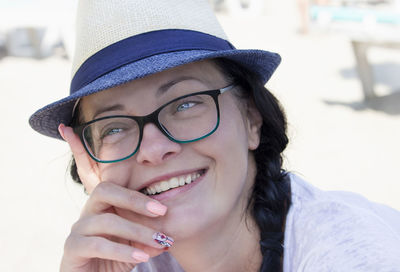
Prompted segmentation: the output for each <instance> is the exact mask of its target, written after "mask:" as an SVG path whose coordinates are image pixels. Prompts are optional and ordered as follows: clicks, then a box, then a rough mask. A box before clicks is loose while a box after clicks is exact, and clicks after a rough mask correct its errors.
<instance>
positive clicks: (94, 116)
mask: <svg viewBox="0 0 400 272" xmlns="http://www.w3.org/2000/svg"><path fill="white" fill-rule="evenodd" d="M124 108H125V107H124V105H122V104H115V105H112V106H109V107H105V108H99V109H97V110H96V111H95V112H94V114H93V118H92V119H95V118H96V116H97V115H99V114H101V113H103V112H107V111H115V110H123V109H124Z"/></svg>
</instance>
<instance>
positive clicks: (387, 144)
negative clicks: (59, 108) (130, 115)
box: [0, 0, 400, 271]
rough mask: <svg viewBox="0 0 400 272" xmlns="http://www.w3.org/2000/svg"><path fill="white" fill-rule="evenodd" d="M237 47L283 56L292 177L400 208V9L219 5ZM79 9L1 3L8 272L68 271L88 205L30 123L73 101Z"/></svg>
mask: <svg viewBox="0 0 400 272" xmlns="http://www.w3.org/2000/svg"><path fill="white" fill-rule="evenodd" d="M210 3H211V4H212V5H213V6H214V8H215V10H216V12H217V16H218V18H219V20H220V22H221V24H222V25H223V27H224V29H225V31H226V33H227V35H228V37H229V38H230V41H231V42H232V43H233V44H234V45H235V46H236V47H238V48H258V49H264V50H270V51H274V52H278V53H279V54H280V55H281V56H282V64H281V65H280V67H279V68H278V69H277V71H276V73H275V74H274V76H273V77H272V79H271V80H270V81H269V83H268V84H267V87H268V88H269V89H270V90H271V91H272V92H273V93H274V94H276V96H277V97H278V98H279V99H280V101H281V103H282V105H283V106H284V108H285V110H286V112H287V117H288V122H289V136H290V141H291V142H290V145H289V147H288V148H287V151H286V152H285V168H286V169H288V170H290V171H292V172H294V173H297V174H298V175H301V176H302V177H303V178H305V179H306V180H308V181H309V182H310V183H312V184H314V185H315V186H317V187H319V188H321V189H324V190H348V191H354V192H357V193H359V194H362V195H364V196H365V197H367V198H368V199H370V200H372V201H376V202H380V203H384V204H386V205H389V206H392V207H394V208H396V209H400V197H399V195H400V178H399V170H400V50H399V49H400V1H399V0H392V1H389V0H387V1H383V0H382V1H380V0H370V1H367V0H365V1H362V0H353V1H350V0H348V1H338V0H337V1H335V0H325V1H323V0H320V1H317V0H315V1H307V0H297V1H296V0H280V1H272V0H247V1H245V0H243V1H239V0H213V1H211V0H210ZM75 4H76V1H72V0H68V1H67V0H65V1H61V0H56V1H55V0H53V1H50V0H47V1H45V0H42V1H41V0H9V1H7V0H0V95H1V98H0V103H1V107H0V113H1V116H2V122H1V123H2V124H3V128H2V131H3V132H2V133H1V138H0V139H1V141H0V150H1V156H0V167H1V173H2V174H3V175H2V177H1V188H2V189H1V190H0V205H1V207H2V220H1V224H0V256H1V259H2V261H1V262H0V271H26V270H29V271H57V270H58V265H59V262H60V258H61V255H62V249H63V243H64V240H65V238H66V236H67V235H68V233H69V229H70V227H71V225H72V224H73V222H75V221H76V220H77V218H78V216H79V212H80V209H81V207H82V205H83V203H84V201H85V198H86V196H85V194H84V192H83V190H82V188H81V187H79V186H77V185H75V184H73V182H72V181H71V179H70V178H69V175H68V172H67V167H68V163H69V159H70V152H69V150H68V147H67V144H66V143H64V142H61V141H58V140H54V139H51V138H47V137H44V136H41V135H39V134H38V133H36V132H34V131H33V130H31V129H30V127H29V125H28V118H29V116H30V115H31V114H32V113H33V112H34V111H36V110H37V109H39V108H41V107H42V106H44V105H46V104H48V103H50V102H53V101H55V100H57V99H60V98H62V97H64V96H66V95H67V93H68V90H69V81H70V66H71V63H70V61H71V56H72V52H73V42H74V41H73V22H74V9H75Z"/></svg>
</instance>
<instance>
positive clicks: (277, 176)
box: [70, 58, 291, 272]
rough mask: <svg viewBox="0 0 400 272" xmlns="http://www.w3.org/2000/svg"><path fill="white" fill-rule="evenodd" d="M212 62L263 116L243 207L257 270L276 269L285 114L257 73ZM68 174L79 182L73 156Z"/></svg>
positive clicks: (284, 188) (284, 206)
mask: <svg viewBox="0 0 400 272" xmlns="http://www.w3.org/2000/svg"><path fill="white" fill-rule="evenodd" d="M215 63H216V64H217V67H218V68H219V69H220V71H221V72H222V73H223V74H224V75H225V77H226V78H227V79H230V80H231V81H233V82H235V83H236V84H237V85H238V86H240V87H241V89H242V90H245V91H244V92H243V93H241V94H240V95H241V96H243V98H246V99H253V100H254V102H255V105H256V107H257V109H258V110H259V112H260V114H261V116H262V118H263V124H262V126H261V137H260V144H259V146H258V148H257V149H256V150H254V157H255V161H256V166H257V174H256V177H255V181H254V185H253V191H252V194H251V196H250V199H249V202H248V205H247V209H248V212H249V214H251V215H252V216H253V218H254V220H255V222H256V224H257V226H258V228H259V231H260V250H261V253H262V256H263V259H262V264H261V267H260V272H279V271H282V270H283V268H282V265H283V264H282V263H283V246H282V245H283V240H284V229H285V219H286V214H287V212H288V210H289V207H290V203H291V193H290V183H289V177H288V175H287V172H285V171H284V170H283V169H282V155H281V154H282V152H283V150H284V149H285V148H286V146H287V144H288V138H287V136H286V126H287V125H286V117H285V114H284V112H283V110H282V108H281V106H280V104H279V102H278V100H277V99H276V98H275V97H274V96H273V94H272V93H270V92H269V91H268V90H267V89H266V88H265V87H264V85H263V83H262V82H261V80H260V79H259V77H258V76H257V75H255V74H254V73H252V72H250V71H249V70H247V69H246V68H244V67H242V66H240V65H239V64H237V63H235V62H234V61H231V60H228V59H223V58H219V59H215ZM78 119H79V107H77V111H76V112H75V116H74V119H73V121H72V124H71V125H72V126H74V125H77V124H78V123H79V120H78ZM70 174H71V177H72V179H73V180H74V181H75V182H77V183H82V182H81V180H80V178H79V175H78V171H77V166H76V163H75V160H74V158H73V157H72V160H71V163H70Z"/></svg>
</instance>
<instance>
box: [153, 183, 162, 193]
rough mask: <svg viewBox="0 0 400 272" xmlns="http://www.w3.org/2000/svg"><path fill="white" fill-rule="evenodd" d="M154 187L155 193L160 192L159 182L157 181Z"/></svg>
mask: <svg viewBox="0 0 400 272" xmlns="http://www.w3.org/2000/svg"><path fill="white" fill-rule="evenodd" d="M154 187H155V189H156V192H157V193H161V190H162V189H161V184H160V183H157V184H156V185H155V186H154Z"/></svg>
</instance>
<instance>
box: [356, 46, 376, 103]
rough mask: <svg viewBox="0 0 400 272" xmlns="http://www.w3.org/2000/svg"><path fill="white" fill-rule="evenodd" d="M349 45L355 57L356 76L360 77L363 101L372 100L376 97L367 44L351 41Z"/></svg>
mask: <svg viewBox="0 0 400 272" xmlns="http://www.w3.org/2000/svg"><path fill="white" fill-rule="evenodd" d="M351 45H352V47H353V51H354V55H355V57H356V62H357V71H358V75H359V76H360V80H361V84H362V88H363V92H364V99H365V100H368V99H370V98H374V97H376V94H375V92H374V75H373V73H372V68H371V65H370V64H369V62H368V57H367V49H368V44H367V43H364V42H359V41H352V42H351Z"/></svg>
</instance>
